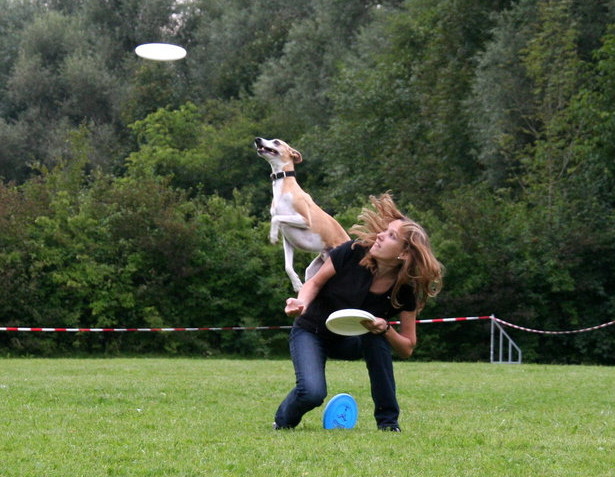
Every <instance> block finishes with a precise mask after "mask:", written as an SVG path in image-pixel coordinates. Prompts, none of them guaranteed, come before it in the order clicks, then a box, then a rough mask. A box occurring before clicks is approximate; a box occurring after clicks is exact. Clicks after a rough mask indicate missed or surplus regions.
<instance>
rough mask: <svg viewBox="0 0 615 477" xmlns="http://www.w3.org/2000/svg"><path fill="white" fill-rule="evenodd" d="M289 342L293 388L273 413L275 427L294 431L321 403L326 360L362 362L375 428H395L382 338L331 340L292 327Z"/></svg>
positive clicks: (396, 412) (390, 369)
mask: <svg viewBox="0 0 615 477" xmlns="http://www.w3.org/2000/svg"><path fill="white" fill-rule="evenodd" d="M289 342H290V354H291V357H292V360H293V365H294V367H295V376H296V386H295V388H294V389H293V390H292V391H291V392H290V393H289V394H288V396H286V399H284V401H283V402H282V404H280V407H279V408H278V410H277V412H276V415H275V422H276V424H277V425H278V426H279V427H295V426H296V425H297V424H299V422H300V421H301V418H302V417H303V415H304V414H305V413H306V412H308V411H311V410H312V409H314V408H316V407H318V406H320V405H321V404H322V403H323V402H324V400H325V397H326V396H327V381H326V377H325V364H326V362H327V359H328V358H331V359H345V360H356V359H361V358H364V359H365V363H366V365H367V370H368V373H369V379H370V383H371V392H372V399H373V401H374V406H375V409H374V417H375V419H376V424H377V425H378V427H383V426H397V425H398V423H397V419H398V417H399V405H398V404H397V398H396V395H395V376H394V374H393V357H392V354H391V347H390V345H389V343H388V341H387V340H386V338H385V337H384V336H378V335H374V334H372V333H367V334H364V335H360V336H344V337H342V336H340V337H335V338H333V339H332V338H329V337H325V336H321V335H318V334H315V333H313V332H311V331H308V330H305V329H303V328H298V327H293V329H292V330H291V332H290V338H289Z"/></svg>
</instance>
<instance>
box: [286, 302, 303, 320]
mask: <svg viewBox="0 0 615 477" xmlns="http://www.w3.org/2000/svg"><path fill="white" fill-rule="evenodd" d="M304 308H305V305H304V304H303V302H302V301H301V300H299V299H298V298H289V299H288V300H286V308H284V313H286V314H287V315H288V316H290V317H291V318H292V317H295V316H297V315H300V314H301V313H303V309H304Z"/></svg>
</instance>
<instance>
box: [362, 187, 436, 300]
mask: <svg viewBox="0 0 615 477" xmlns="http://www.w3.org/2000/svg"><path fill="white" fill-rule="evenodd" d="M370 201H371V204H372V207H373V208H372V209H370V208H364V209H363V210H362V211H361V213H360V214H359V217H358V220H359V223H358V224H355V225H353V226H352V227H351V228H350V233H352V234H354V235H356V236H357V238H358V243H359V244H360V245H361V246H363V247H365V248H367V249H368V250H369V249H370V248H371V246H372V245H373V244H374V243H375V242H376V236H377V235H378V234H379V233H380V232H382V231H384V230H386V229H387V228H388V226H389V224H390V223H391V222H393V221H394V220H401V221H402V225H401V227H400V229H399V232H400V238H401V239H402V240H404V249H405V250H406V251H407V256H406V258H405V259H403V260H402V261H401V262H402V263H401V267H400V269H399V272H398V275H397V279H396V281H395V285H394V286H393V292H392V295H391V303H392V304H393V306H394V307H396V308H399V307H400V306H401V305H400V303H399V301H398V300H397V294H398V292H399V289H400V288H401V286H402V285H405V284H410V285H411V286H412V288H413V289H414V295H415V297H416V305H417V310H418V311H420V310H422V309H423V307H424V306H425V303H426V302H427V300H428V298H431V297H435V296H436V295H437V294H438V293H439V292H440V290H441V289H442V276H443V266H442V264H441V263H440V262H439V261H438V260H437V259H436V257H435V255H434V253H433V251H432V249H431V243H430V240H429V237H428V235H427V233H426V232H425V230H424V229H423V227H421V226H420V225H419V224H418V223H416V222H415V221H414V220H411V219H409V218H408V217H406V216H405V215H404V214H402V213H401V212H400V211H399V209H398V208H397V206H396V205H395V202H394V201H393V197H392V196H391V194H390V193H389V192H386V193H384V194H382V195H380V197H375V196H370ZM360 264H361V265H363V266H364V267H367V268H368V269H370V270H371V271H372V272H374V271H376V270H377V268H378V265H377V263H376V260H375V259H374V258H373V257H372V256H371V254H370V253H369V252H367V254H366V255H365V257H364V258H363V259H362V260H361V262H360Z"/></svg>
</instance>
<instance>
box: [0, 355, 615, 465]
mask: <svg viewBox="0 0 615 477" xmlns="http://www.w3.org/2000/svg"><path fill="white" fill-rule="evenodd" d="M396 374H397V381H398V394H399V401H400V404H401V406H402V416H401V421H400V424H401V426H402V428H403V431H404V432H403V433H401V434H395V433H383V432H379V431H377V430H376V429H375V423H374V421H373V418H372V416H371V413H372V405H371V399H370V396H369V386H368V382H367V374H366V371H365V368H364V364H363V363H361V362H353V363H348V362H338V361H334V362H331V363H330V364H329V393H330V394H329V395H330V396H333V395H334V394H337V393H340V392H348V393H351V394H352V395H353V396H354V397H355V398H356V400H357V402H358V404H359V421H358V423H357V426H356V427H355V428H354V429H352V430H339V429H338V430H324V429H322V425H321V419H322V408H320V409H317V410H315V411H312V412H311V413H310V414H308V415H307V416H306V418H305V419H304V422H303V423H302V424H301V425H300V427H299V428H297V429H296V430H293V431H273V430H272V428H271V423H272V421H273V414H274V411H275V408H276V407H277V405H278V403H279V402H280V401H281V399H282V398H283V397H284V396H285V394H286V392H287V391H288V390H289V389H290V387H291V386H292V384H293V376H292V367H291V364H290V361H287V360H280V361H275V360H271V361H267V360H230V359H158V358H137V359H123V358H122V359H119V358H118V359H54V360H52V359H50V360H45V359H3V360H0V428H1V430H2V434H1V437H0V456H1V457H2V462H1V463H0V466H1V467H0V475H1V476H3V477H8V476H11V477H12V476H14V477H29V476H37V477H38V476H41V477H52V476H62V477H77V476H84V477H86V476H87V477H96V476H244V475H245V476H254V477H260V476H267V477H270V476H276V477H277V476H370V477H373V476H404V477H406V476H481V477H482V476H540V477H546V476H557V477H562V476H564V477H565V476H584V477H585V476H586V477H590V476H591V477H597V476H615V392H614V391H615V369H613V368H608V367H594V366H541V365H525V364H524V365H494V364H488V363H471V364H468V363H419V362H413V361H404V362H398V363H396Z"/></svg>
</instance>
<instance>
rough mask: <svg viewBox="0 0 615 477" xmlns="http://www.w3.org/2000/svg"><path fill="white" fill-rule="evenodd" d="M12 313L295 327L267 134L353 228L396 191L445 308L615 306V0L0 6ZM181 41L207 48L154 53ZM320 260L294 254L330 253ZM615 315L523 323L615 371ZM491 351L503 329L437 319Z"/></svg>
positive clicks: (532, 312)
mask: <svg viewBox="0 0 615 477" xmlns="http://www.w3.org/2000/svg"><path fill="white" fill-rule="evenodd" d="M0 7H1V8H2V11H3V15H2V17H1V18H0V52H1V53H2V54H1V55H0V176H2V178H3V182H2V184H0V276H1V279H0V280H1V282H2V284H3V286H2V288H1V289H0V322H1V323H2V324H3V325H17V324H20V325H24V326H39V325H47V326H77V325H79V326H159V325H165V326H197V325H198V326H210V325H241V324H263V325H271V324H285V323H286V322H287V320H286V317H285V316H284V315H283V313H282V304H283V300H284V298H285V297H286V296H287V295H288V294H290V293H291V289H290V286H289V283H288V280H287V278H286V275H285V273H284V270H283V265H282V256H281V255H282V252H281V250H280V248H279V247H278V246H275V247H274V246H272V245H270V244H269V243H268V241H267V229H268V203H269V200H270V186H269V183H268V181H267V174H268V172H269V171H268V165H267V164H266V163H265V162H264V161H263V160H262V159H259V158H258V157H257V156H256V154H255V153H254V149H253V146H252V140H253V138H254V137H255V136H263V137H280V138H282V139H284V140H286V141H288V142H290V143H291V144H292V145H294V146H295V147H296V148H298V149H299V150H300V151H301V152H302V153H303V157H304V159H305V161H304V162H303V163H302V164H301V165H300V166H299V168H298V174H299V180H300V182H301V184H302V185H303V187H304V188H305V189H306V190H308V191H309V192H310V193H311V194H312V195H313V196H314V198H315V199H316V201H317V202H319V203H320V204H321V205H322V206H323V207H325V208H326V209H328V210H330V211H332V212H333V213H334V214H336V215H337V217H338V218H339V219H340V221H341V222H342V223H343V224H344V225H345V226H350V225H351V224H352V223H353V221H354V220H355V218H356V215H357V212H358V211H359V210H360V207H361V206H364V205H365V204H366V203H367V201H368V196H369V195H370V194H379V193H382V192H384V191H385V190H391V191H392V192H393V194H394V196H395V197H396V199H397V201H398V203H399V205H400V206H401V208H402V209H404V210H407V211H408V213H409V215H411V216H412V217H413V218H415V219H417V220H418V221H419V222H421V223H423V224H424V225H425V227H426V228H427V229H428V231H429V232H430V234H431V236H432V239H433V243H434V247H435V249H436V252H437V255H438V257H439V258H440V260H441V261H442V262H443V263H444V265H445V266H446V269H447V275H446V281H445V287H444V290H443V292H442V294H441V295H440V296H439V297H438V299H437V300H435V301H434V302H433V303H431V304H430V305H429V306H428V308H427V309H426V310H425V311H424V312H423V315H422V316H423V317H426V318H427V317H435V316H464V315H485V314H492V313H493V314H495V315H496V316H498V317H500V318H502V319H505V320H507V321H511V322H514V323H517V324H520V325H523V326H527V327H530V328H536V329H543V330H571V329H578V328H585V327H589V326H594V325H597V324H599V323H604V322H609V321H612V320H614V319H615V293H613V290H614V288H615V258H614V257H615V214H614V208H613V206H614V203H615V190H614V189H615V162H614V161H613V157H614V156H615V150H614V146H613V144H615V113H614V112H613V108H612V105H613V104H614V102H615V2H614V1H612V0H603V1H595V2H584V1H581V0H519V1H516V2H511V1H505V0H501V1H496V2H494V1H485V0H463V1H453V0H437V1H434V0H406V1H396V0H388V1H383V2H380V3H376V2H371V1H367V0H353V1H347V0H336V1H324V0H301V1H297V0H275V1H267V2H265V1H264V0H252V1H247V0H218V1H216V2H211V1H200V0H193V1H187V2H175V1H172V0H156V1H151V2H140V1H137V0H124V1H114V2H108V1H102V0H66V1H61V0H58V1H51V2H49V1H45V2H43V1H37V0H28V1H26V0H0ZM150 41H170V42H173V43H179V44H182V45H184V46H185V47H186V48H187V50H188V56H187V57H186V59H185V60H182V61H179V62H174V63H158V62H152V61H146V60H142V59H140V58H138V57H137V56H136V55H135V54H134V47H135V46H136V45H138V44H139V43H143V42H150ZM309 258H310V257H309V256H303V255H300V256H299V259H298V262H299V264H298V266H297V268H300V267H301V265H302V264H303V263H304V262H305V263H307V262H308V260H309ZM614 328H615V327H611V328H607V329H603V330H601V331H598V332H592V333H579V334H573V335H566V336H555V337H548V336H545V335H540V334H529V333H513V336H514V338H515V341H517V342H518V343H519V344H520V346H521V348H522V349H523V351H524V356H525V359H528V360H535V361H542V362H552V361H553V362H592V363H609V364H612V363H615V339H614V338H615V329H614ZM419 334H420V336H419V339H420V341H421V344H420V346H419V348H418V349H417V351H416V354H415V356H416V357H417V358H421V359H465V360H468V359H469V360H474V359H485V358H486V351H487V350H486V348H487V347H486V346H484V343H486V341H487V339H488V333H487V330H486V328H485V327H483V326H480V325H477V326H473V325H470V324H452V325H446V326H441V327H440V328H436V327H433V326H432V327H430V326H425V327H421V328H420V332H419ZM283 342H284V335H283V334H279V333H266V334H256V333H254V334H253V333H245V334H244V333H242V334H236V333H232V334H228V335H225V334H220V335H202V334H200V335H199V336H185V335H184V336H179V335H171V336H170V335H156V336H151V335H150V336H134V335H132V336H121V337H118V336H88V335H87V334H84V335H78V336H49V335H47V336H33V335H25V334H18V335H16V334H13V335H11V334H6V333H5V334H2V335H0V347H2V348H3V349H4V350H6V351H7V352H11V353H14V352H21V353H57V352H68V351H72V350H79V351H83V352H88V351H100V350H105V351H107V352H113V351H119V350H121V351H135V352H141V351H154V350H158V351H163V350H164V351H166V352H169V353H195V352H196V353H215V352H219V351H224V352H242V353H246V354H267V353H271V352H279V350H280V349H283V346H284V343H283Z"/></svg>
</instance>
